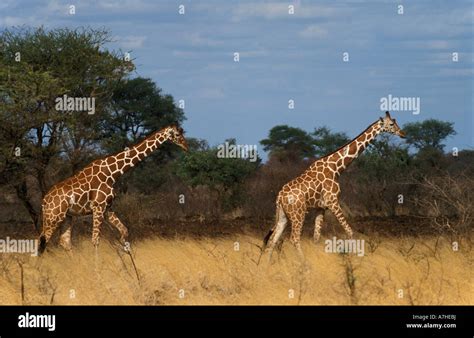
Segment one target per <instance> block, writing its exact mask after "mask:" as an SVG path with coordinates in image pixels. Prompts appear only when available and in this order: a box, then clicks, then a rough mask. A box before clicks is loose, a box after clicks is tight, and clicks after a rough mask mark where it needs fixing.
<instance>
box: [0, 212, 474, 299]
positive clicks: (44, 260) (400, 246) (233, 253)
mask: <svg viewBox="0 0 474 338" xmlns="http://www.w3.org/2000/svg"><path fill="white" fill-rule="evenodd" d="M413 222H414V221H413V220H410V219H406V218H400V219H399V220H398V223H394V222H392V221H387V220H383V219H372V220H367V219H361V220H359V221H354V222H353V224H354V228H355V229H356V230H357V231H356V235H355V238H357V239H365V241H366V243H365V255H364V256H362V257H359V256H357V255H356V254H340V253H326V252H325V244H324V240H325V239H328V238H329V239H332V237H333V236H337V237H338V238H343V233H342V231H340V229H338V225H337V224H336V223H335V222H334V220H332V219H331V218H329V221H328V222H327V223H328V224H327V226H326V228H325V230H324V231H323V237H322V238H321V240H320V241H319V242H318V243H317V244H314V243H313V241H312V239H311V237H310V235H311V234H310V232H311V230H312V229H311V224H306V229H305V230H306V231H305V236H304V240H303V250H304V252H305V255H306V262H305V264H301V263H300V261H299V259H298V256H297V254H296V251H295V250H294V248H293V246H292V245H291V244H290V242H289V241H288V240H287V239H286V240H285V241H284V242H283V246H282V249H281V251H280V252H279V253H277V252H275V254H274V257H273V262H272V264H270V265H265V264H261V265H259V266H257V264H256V261H257V260H258V257H259V255H260V249H259V247H258V246H260V245H261V239H262V236H263V234H264V231H263V230H262V231H260V230H258V227H256V226H255V224H250V223H248V222H247V221H244V220H236V221H222V223H221V224H218V223H214V224H209V223H205V222H199V221H193V222H181V223H180V222H178V223H177V224H174V225H173V224H161V226H150V229H151V228H153V229H154V230H153V232H152V231H147V229H141V231H140V232H139V234H138V233H137V231H135V232H134V229H133V225H131V226H130V229H131V233H132V234H131V236H132V239H131V242H132V253H133V258H134V262H135V264H136V268H137V271H138V275H139V278H140V279H139V280H138V278H137V275H136V273H135V270H134V268H133V265H132V260H131V259H130V256H128V255H127V254H126V253H125V252H124V251H123V250H122V248H121V246H119V245H118V242H117V240H116V237H115V233H114V232H113V231H112V230H111V229H109V228H108V227H106V228H105V229H104V233H103V240H102V241H101V244H100V247H99V251H98V255H97V256H96V253H95V250H94V248H93V246H92V244H91V243H90V239H89V233H90V228H91V226H90V225H87V226H82V225H80V224H78V226H76V229H75V230H76V232H75V234H74V235H73V239H74V252H73V254H72V255H71V254H68V253H67V252H65V251H64V250H63V249H62V248H61V247H59V246H58V244H57V239H56V240H54V241H53V242H52V243H51V245H50V246H49V247H48V250H47V252H46V253H45V255H44V256H42V257H30V256H29V255H21V254H2V256H1V260H0V264H1V265H0V303H1V304H54V305H59V304H67V305H84V304H101V305H105V304H114V305H125V304H136V305H162V304H163V305H164V304H172V305H195V304H213V305H217V304H222V305H236V304H239V305H240V304H251V305H259V304H284V305H296V304H301V305H310V304H316V305H325V304H342V305H348V304H387V305H388V304H394V305H410V304H411V305H448V304H461V305H468V304H473V303H474V290H473V283H472V263H473V255H472V237H466V236H464V237H461V238H457V237H455V236H454V237H453V236H447V235H437V234H435V233H434V232H433V231H431V230H430V229H431V227H430V226H429V225H428V224H418V225H415V223H413ZM259 227H260V228H261V229H263V228H266V226H264V225H260V226H259ZM3 229H4V230H7V231H6V232H5V231H3V233H2V237H5V236H7V235H10V236H12V232H11V231H12V230H13V227H9V226H5V227H3ZM15 229H17V227H15ZM223 229H225V230H223ZM423 229H424V230H423ZM8 230H10V231H8ZM88 232H89V233H88ZM15 233H16V236H15V237H16V238H21V237H22V238H31V237H32V236H34V232H33V231H31V232H29V231H28V230H23V231H21V233H22V234H23V235H24V236H20V233H19V232H18V230H16V231H15ZM454 241H456V242H457V243H458V251H455V250H453V242H454ZM22 271H23V272H22ZM22 289H23V291H22ZM22 294H23V296H22ZM22 298H23V299H22Z"/></svg>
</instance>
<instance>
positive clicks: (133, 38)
mask: <svg viewBox="0 0 474 338" xmlns="http://www.w3.org/2000/svg"><path fill="white" fill-rule="evenodd" d="M116 39H117V44H118V45H119V46H120V47H122V48H124V49H138V48H141V47H143V44H144V43H145V41H146V39H147V38H146V36H137V35H127V36H121V37H116Z"/></svg>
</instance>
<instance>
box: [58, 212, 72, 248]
mask: <svg viewBox="0 0 474 338" xmlns="http://www.w3.org/2000/svg"><path fill="white" fill-rule="evenodd" d="M71 230H72V218H71V217H70V216H66V220H65V221H64V223H63V224H62V225H61V237H60V239H59V245H61V246H62V247H63V248H64V249H65V250H66V251H71V250H72V244H71Z"/></svg>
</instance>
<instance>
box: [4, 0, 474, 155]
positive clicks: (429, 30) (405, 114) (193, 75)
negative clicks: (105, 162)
mask: <svg viewBox="0 0 474 338" xmlns="http://www.w3.org/2000/svg"><path fill="white" fill-rule="evenodd" d="M70 4H73V5H75V6H76V14H75V15H69V14H68V9H69V5H70ZM181 4H182V5H184V6H185V14H184V15H179V13H178V9H179V7H178V6H179V5H181ZM289 5H293V6H294V10H295V13H294V14H293V15H290V14H288V6H289ZM399 5H403V15H400V14H398V11H399V7H398V6H399ZM473 13H474V9H473V2H472V1H423V0H420V1H337V0H336V1H335V0H333V1H304V0H300V1H208V0H203V1H197V0H193V1H185V0H179V1H148V0H123V1H119V0H94V1H91V0H84V1H60V0H50V1H26V0H19V1H18V0H2V2H1V3H0V28H5V27H11V26H17V25H27V26H31V27H37V26H39V25H44V26H45V27H46V28H54V27H65V26H66V27H70V28H74V27H79V26H92V27H105V28H107V29H108V30H110V32H111V34H112V36H113V37H114V39H115V42H114V43H112V44H110V48H111V49H122V50H123V51H130V52H131V57H132V58H133V59H135V64H136V66H137V71H136V75H139V76H143V77H149V78H152V79H153V80H154V81H155V82H156V83H157V85H158V86H159V87H161V88H162V89H163V91H164V92H165V93H169V94H171V95H173V96H174V97H175V99H176V100H179V99H184V100H185V102H186V107H185V112H186V116H187V121H186V122H185V124H184V127H185V129H186V130H187V133H188V135H189V136H192V137H198V138H204V139H206V140H208V141H209V143H210V144H211V145H216V144H218V143H222V142H223V141H224V140H225V139H226V138H229V137H235V138H237V142H238V143H240V144H258V141H259V140H261V139H263V138H265V137H266V136H267V135H268V131H269V130H270V129H271V128H272V127H273V126H275V125H278V124H288V125H291V126H295V127H300V128H303V129H305V130H307V131H312V130H313V129H314V128H316V127H320V126H323V125H326V126H328V127H330V128H331V129H332V130H334V131H344V132H346V133H347V134H348V135H349V136H351V137H352V136H356V135H357V134H359V133H360V132H361V131H362V130H363V129H365V128H366V127H367V126H368V125H369V124H370V123H372V122H373V121H375V119H376V118H378V117H379V116H381V115H382V112H381V111H380V99H381V98H382V97H386V96H388V95H389V94H392V95H393V96H396V97H419V98H420V100H421V113H420V114H419V115H413V114H412V113H411V112H409V111H399V112H393V113H392V116H393V117H396V118H397V121H398V122H399V124H403V123H406V122H413V121H420V120H423V119H427V118H437V119H442V120H447V121H452V122H454V123H455V128H456V130H457V132H458V135H456V136H455V137H453V138H451V139H450V140H449V141H448V142H447V146H448V147H449V148H451V147H458V148H460V149H472V147H474V120H473V106H474V104H473V82H474V67H473V64H474V55H473V49H472V43H473V34H474V28H473V27H474V24H473V20H474V19H473V15H474V14H473ZM234 52H238V53H240V62H238V63H236V62H234ZM344 52H347V53H349V62H344V61H343V53H344ZM455 52H457V53H458V56H459V60H458V62H453V60H452V53H455ZM290 99H293V100H294V101H295V108H294V109H293V110H290V109H288V100H290ZM259 153H260V154H261V155H263V154H262V151H261V149H260V148H259ZM264 157H265V156H264Z"/></svg>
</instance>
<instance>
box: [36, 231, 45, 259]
mask: <svg viewBox="0 0 474 338" xmlns="http://www.w3.org/2000/svg"><path fill="white" fill-rule="evenodd" d="M46 243H47V242H46V237H45V235H44V234H41V236H40V238H39V247H38V256H40V255H41V254H42V253H43V252H44V250H46Z"/></svg>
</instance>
